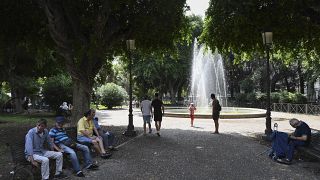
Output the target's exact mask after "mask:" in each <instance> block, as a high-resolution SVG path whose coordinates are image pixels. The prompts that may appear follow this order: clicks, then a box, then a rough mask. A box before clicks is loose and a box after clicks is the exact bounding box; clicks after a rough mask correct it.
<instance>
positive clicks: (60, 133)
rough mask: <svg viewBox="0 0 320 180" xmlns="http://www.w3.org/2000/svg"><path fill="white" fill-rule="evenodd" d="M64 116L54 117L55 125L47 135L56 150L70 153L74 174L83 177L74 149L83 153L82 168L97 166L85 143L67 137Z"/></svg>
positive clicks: (89, 168)
mask: <svg viewBox="0 0 320 180" xmlns="http://www.w3.org/2000/svg"><path fill="white" fill-rule="evenodd" d="M64 123H65V118H64V117H63V116H58V117H56V125H55V127H54V128H52V129H50V132H49V136H50V137H51V138H52V142H54V143H53V147H54V149H55V150H56V151H58V152H62V153H66V154H68V155H70V159H71V163H72V167H73V170H74V172H75V173H76V176H78V177H85V176H84V174H83V172H82V171H81V170H80V165H79V160H78V157H77V154H76V152H75V151H74V150H79V151H81V152H82V154H83V158H84V162H85V165H84V168H85V169H88V170H94V169H97V168H98V166H97V165H95V164H93V163H92V158H91V155H90V150H89V148H88V147H87V146H86V145H82V144H79V143H76V142H75V141H74V140H72V139H71V138H69V137H68V135H67V133H66V130H65V129H64V128H63V125H64Z"/></svg>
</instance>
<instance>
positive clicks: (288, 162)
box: [277, 158, 291, 165]
mask: <svg viewBox="0 0 320 180" xmlns="http://www.w3.org/2000/svg"><path fill="white" fill-rule="evenodd" d="M277 162H278V163H281V164H286V165H290V164H291V161H290V160H289V159H286V158H283V159H277Z"/></svg>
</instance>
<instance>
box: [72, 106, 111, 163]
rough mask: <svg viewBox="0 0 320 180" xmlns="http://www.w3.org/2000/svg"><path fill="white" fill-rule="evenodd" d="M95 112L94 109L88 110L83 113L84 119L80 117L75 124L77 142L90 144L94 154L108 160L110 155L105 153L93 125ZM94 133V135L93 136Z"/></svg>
mask: <svg viewBox="0 0 320 180" xmlns="http://www.w3.org/2000/svg"><path fill="white" fill-rule="evenodd" d="M95 113H96V111H95V110H94V109H90V110H89V111H87V112H86V113H84V117H82V118H81V119H80V120H79V121H78V124H77V140H78V141H79V142H80V143H85V144H87V143H90V144H93V146H94V148H95V150H96V152H98V153H99V154H100V157H101V158H103V159H106V158H109V157H110V156H111V155H112V154H110V153H107V152H106V151H105V148H104V145H103V140H102V137H101V136H100V134H99V132H98V130H97V128H96V127H95V126H94V124H93V122H92V121H93V117H94V116H95ZM93 132H95V134H96V135H97V136H95V135H93Z"/></svg>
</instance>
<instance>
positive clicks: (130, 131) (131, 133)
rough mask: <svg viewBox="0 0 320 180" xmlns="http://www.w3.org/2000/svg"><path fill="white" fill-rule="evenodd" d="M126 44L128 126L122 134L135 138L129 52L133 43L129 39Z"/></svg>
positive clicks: (133, 46)
mask: <svg viewBox="0 0 320 180" xmlns="http://www.w3.org/2000/svg"><path fill="white" fill-rule="evenodd" d="M126 43H127V50H128V53H129V61H130V63H129V115H128V116H129V124H128V128H127V130H126V131H125V132H124V133H123V134H124V135H125V136H135V135H136V131H135V130H134V126H133V115H132V57H131V51H133V50H134V49H135V48H136V47H135V44H134V43H135V41H134V40H132V39H130V40H127V41H126Z"/></svg>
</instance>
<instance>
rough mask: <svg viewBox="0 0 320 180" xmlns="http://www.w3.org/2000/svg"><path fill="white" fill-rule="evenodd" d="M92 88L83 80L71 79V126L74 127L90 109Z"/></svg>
mask: <svg viewBox="0 0 320 180" xmlns="http://www.w3.org/2000/svg"><path fill="white" fill-rule="evenodd" d="M91 91H92V87H91V86H90V83H86V81H85V80H78V79H75V78H73V109H72V114H73V116H72V119H71V125H76V124H77V122H78V120H79V119H80V118H81V117H83V114H84V113H85V112H86V111H88V110H89V108H90V93H91Z"/></svg>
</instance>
